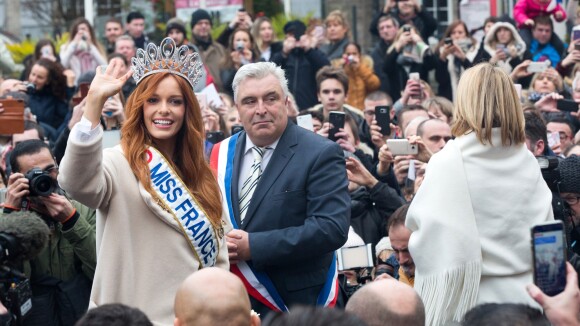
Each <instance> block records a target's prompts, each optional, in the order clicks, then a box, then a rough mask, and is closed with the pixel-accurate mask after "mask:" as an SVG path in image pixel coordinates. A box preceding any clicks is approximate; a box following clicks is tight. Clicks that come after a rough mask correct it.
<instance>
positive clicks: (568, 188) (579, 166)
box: [558, 155, 580, 194]
mask: <svg viewBox="0 0 580 326" xmlns="http://www.w3.org/2000/svg"><path fill="white" fill-rule="evenodd" d="M558 169H559V170H560V177H561V178H562V182H561V183H560V192H571V193H575V194H580V157H578V156H576V155H572V156H570V157H568V158H566V159H564V160H563V161H561V162H560V166H559V167H558Z"/></svg>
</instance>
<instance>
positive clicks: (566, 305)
mask: <svg viewBox="0 0 580 326" xmlns="http://www.w3.org/2000/svg"><path fill="white" fill-rule="evenodd" d="M527 290H528V294H529V295H530V297H532V299H534V300H536V302H537V303H539V304H540V306H542V308H543V309H544V314H546V317H547V318H548V320H549V321H550V322H551V323H552V325H555V326H560V325H580V320H578V312H579V311H580V290H579V289H578V274H576V271H575V270H574V267H572V265H571V264H570V263H568V262H566V288H565V289H564V291H563V292H562V293H560V294H558V295H556V296H553V297H549V296H547V295H546V294H544V292H542V290H540V289H539V288H538V287H537V286H535V285H534V284H530V285H528V286H527Z"/></svg>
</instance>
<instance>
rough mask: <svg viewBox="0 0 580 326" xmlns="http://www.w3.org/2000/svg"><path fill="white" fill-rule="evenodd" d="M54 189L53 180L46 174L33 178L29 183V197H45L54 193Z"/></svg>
mask: <svg viewBox="0 0 580 326" xmlns="http://www.w3.org/2000/svg"><path fill="white" fill-rule="evenodd" d="M54 189H55V187H54V181H53V179H52V178H51V177H50V176H48V175H46V174H43V175H37V176H35V177H34V178H33V179H32V182H31V183H30V195H32V196H43V197H47V196H50V194H52V193H53V192H54Z"/></svg>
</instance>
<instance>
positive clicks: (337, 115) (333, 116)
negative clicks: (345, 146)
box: [328, 111, 346, 141]
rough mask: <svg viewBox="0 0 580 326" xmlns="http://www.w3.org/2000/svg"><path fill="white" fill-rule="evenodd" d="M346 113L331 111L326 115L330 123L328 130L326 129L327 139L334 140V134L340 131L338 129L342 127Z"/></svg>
mask: <svg viewBox="0 0 580 326" xmlns="http://www.w3.org/2000/svg"><path fill="white" fill-rule="evenodd" d="M345 119H346V115H345V113H344V112H339V111H332V112H330V115H329V116H328V122H330V124H331V125H332V126H331V127H330V130H328V139H330V140H332V141H336V140H337V138H336V136H335V135H336V134H337V133H338V132H340V129H342V128H344V120H345Z"/></svg>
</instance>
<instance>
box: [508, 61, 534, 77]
mask: <svg viewBox="0 0 580 326" xmlns="http://www.w3.org/2000/svg"><path fill="white" fill-rule="evenodd" d="M530 63H532V60H526V61H524V62H522V63H520V64H519V65H517V66H516V67H515V68H514V70H513V71H512V73H511V74H510V77H511V79H512V80H513V81H514V82H516V81H517V80H518V79H520V78H524V77H528V76H529V75H531V74H532V73H531V72H528V66H529V65H530Z"/></svg>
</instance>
